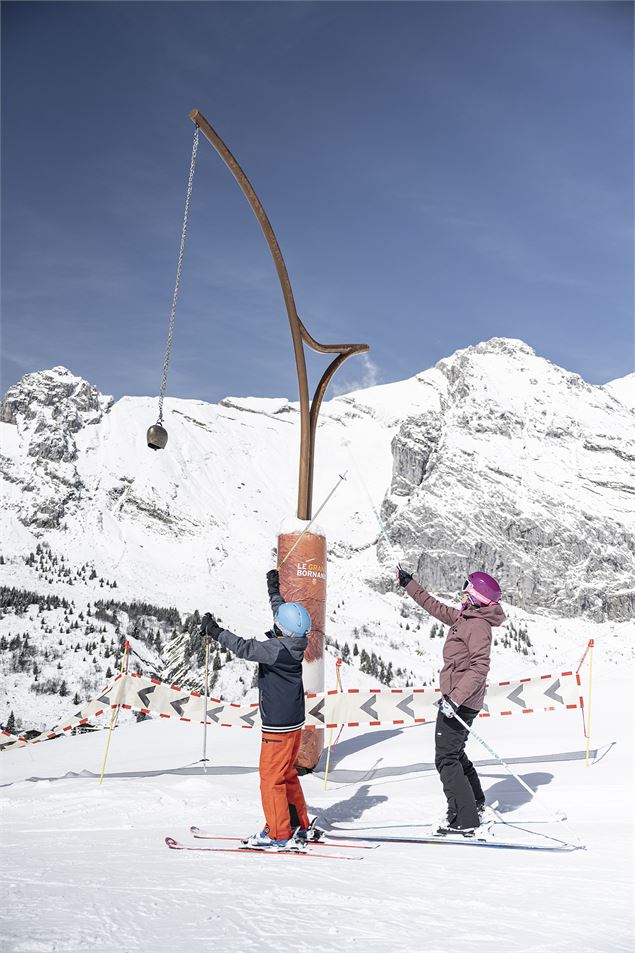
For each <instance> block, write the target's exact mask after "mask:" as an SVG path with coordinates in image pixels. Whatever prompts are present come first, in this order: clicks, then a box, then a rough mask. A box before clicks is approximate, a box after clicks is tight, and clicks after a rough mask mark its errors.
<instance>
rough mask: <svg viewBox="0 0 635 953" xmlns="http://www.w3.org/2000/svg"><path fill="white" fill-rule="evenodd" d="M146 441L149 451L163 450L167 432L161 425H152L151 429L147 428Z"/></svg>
mask: <svg viewBox="0 0 635 953" xmlns="http://www.w3.org/2000/svg"><path fill="white" fill-rule="evenodd" d="M146 439H147V441H148V446H149V447H150V449H151V450H163V448H164V447H165V445H166V443H167V442H168V432H167V430H166V429H165V427H162V426H161V424H159V423H156V424H152V426H151V427H148V433H147V434H146Z"/></svg>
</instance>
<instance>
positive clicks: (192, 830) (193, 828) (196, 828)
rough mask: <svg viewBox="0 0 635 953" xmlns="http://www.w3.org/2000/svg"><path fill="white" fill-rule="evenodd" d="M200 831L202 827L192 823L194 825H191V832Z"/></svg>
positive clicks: (196, 832)
mask: <svg viewBox="0 0 635 953" xmlns="http://www.w3.org/2000/svg"><path fill="white" fill-rule="evenodd" d="M199 831H200V827H196V826H195V825H192V827H190V834H198V832H199Z"/></svg>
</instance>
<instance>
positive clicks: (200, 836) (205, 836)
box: [190, 827, 380, 850]
mask: <svg viewBox="0 0 635 953" xmlns="http://www.w3.org/2000/svg"><path fill="white" fill-rule="evenodd" d="M190 833H191V834H192V835H193V836H194V837H196V839H197V840H231V841H240V840H242V837H228V836H225V835H224V834H211V833H210V832H209V831H204V830H201V828H200V827H190ZM308 844H309V847H337V848H340V847H345V848H346V849H347V850H377V848H378V847H379V846H380V845H379V844H349V843H347V842H346V841H344V840H342V841H340V840H338V842H337V844H334V843H332V842H331V841H328V840H311V841H308Z"/></svg>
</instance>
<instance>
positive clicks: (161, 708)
mask: <svg viewBox="0 0 635 953" xmlns="http://www.w3.org/2000/svg"><path fill="white" fill-rule="evenodd" d="M438 699H439V689H438V688H437V689H435V688H381V689H379V688H377V689H375V688H373V689H356V688H351V689H348V690H347V691H331V692H323V693H321V694H316V695H313V694H307V696H306V703H307V704H306V708H307V714H306V728H309V729H312V728H338V727H340V726H342V725H344V726H348V727H351V728H364V727H366V728H374V727H378V726H381V725H409V724H416V723H422V722H426V721H433V720H434V719H435V718H436V715H437V709H436V707H435V703H436V702H437V701H438ZM583 707H584V701H583V698H582V691H581V688H580V677H579V675H578V674H577V673H576V672H560V673H556V674H550V675H534V676H532V677H530V678H520V679H515V680H513V681H505V682H493V683H492V684H490V685H488V688H487V694H486V696H485V704H484V707H483V710H482V711H481V713H480V716H479V717H481V718H491V717H492V716H496V715H501V716H505V715H514V714H523V715H530V714H532V713H534V712H542V711H564V710H567V709H572V708H583ZM116 708H122V709H127V710H130V711H137V712H142V713H143V714H148V715H149V714H152V715H158V716H159V717H160V718H177V719H178V720H179V721H187V722H192V723H195V724H202V723H203V720H204V719H205V709H206V700H205V697H204V696H203V695H202V694H201V693H200V692H194V691H191V690H190V689H187V688H181V687H180V686H178V685H168V684H166V683H165V682H160V681H158V680H157V679H154V678H145V677H143V676H142V675H128V674H125V675H118V676H117V677H116V678H115V679H114V681H113V682H111V684H110V685H108V686H107V687H106V688H105V689H104V691H103V692H102V693H101V694H100V695H99V696H98V697H97V698H95V699H94V700H93V701H90V702H87V704H86V705H84V706H83V707H82V708H81V709H80V710H79V711H77V712H75V714H73V715H71V716H69V717H68V718H65V719H64V720H63V721H62V722H60V724H58V725H56V726H55V727H54V728H52V729H51V730H50V731H44V732H42V734H41V735H38V736H37V737H36V738H31V739H30V740H27V739H26V738H20V737H18V736H16V735H12V734H10V733H9V732H6V731H3V732H0V748H2V749H3V750H6V749H7V748H10V747H20V746H22V745H26V744H36V743H37V742H40V741H47V740H49V739H50V738H56V737H57V736H58V735H61V734H62V733H63V732H67V731H71V730H72V729H73V728H78V727H81V726H82V725H87V724H90V723H92V722H93V720H94V719H95V718H98V717H99V716H100V715H103V714H105V713H107V712H111V711H112V710H113V709H116ZM207 722H208V724H215V725H219V726H220V727H224V728H257V727H259V725H260V715H259V711H258V704H257V703H246V702H242V703H240V702H239V703H232V702H225V701H223V700H222V699H220V698H210V697H208V698H207Z"/></svg>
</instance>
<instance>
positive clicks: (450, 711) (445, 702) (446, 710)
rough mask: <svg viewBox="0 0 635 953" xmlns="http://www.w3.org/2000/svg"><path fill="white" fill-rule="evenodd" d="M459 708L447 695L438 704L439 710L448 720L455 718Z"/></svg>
mask: <svg viewBox="0 0 635 953" xmlns="http://www.w3.org/2000/svg"><path fill="white" fill-rule="evenodd" d="M458 707H459V706H458V705H455V704H454V702H452V701H450V699H449V698H448V696H447V695H442V696H441V698H440V699H439V701H438V702H437V708H438V709H439V711H440V712H441V714H442V715H445V717H446V718H454V712H455V711H456V710H457V708H458Z"/></svg>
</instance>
